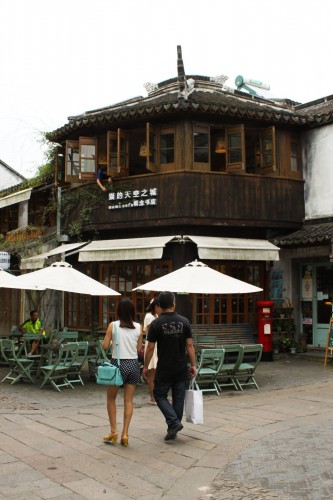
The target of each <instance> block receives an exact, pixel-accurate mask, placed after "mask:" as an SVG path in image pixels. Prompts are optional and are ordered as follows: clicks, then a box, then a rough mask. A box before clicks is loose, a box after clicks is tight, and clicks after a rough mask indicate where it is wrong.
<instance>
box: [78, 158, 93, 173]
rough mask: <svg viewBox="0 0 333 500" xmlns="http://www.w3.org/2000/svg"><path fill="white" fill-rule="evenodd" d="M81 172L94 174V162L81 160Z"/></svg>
mask: <svg viewBox="0 0 333 500" xmlns="http://www.w3.org/2000/svg"><path fill="white" fill-rule="evenodd" d="M81 172H95V160H87V159H83V158H82V159H81Z"/></svg>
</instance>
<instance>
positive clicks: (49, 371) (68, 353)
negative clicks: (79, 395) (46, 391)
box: [40, 342, 79, 392]
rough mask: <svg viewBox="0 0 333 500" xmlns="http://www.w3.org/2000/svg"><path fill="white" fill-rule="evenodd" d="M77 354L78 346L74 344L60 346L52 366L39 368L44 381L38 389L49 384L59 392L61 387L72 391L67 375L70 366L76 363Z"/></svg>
mask: <svg viewBox="0 0 333 500" xmlns="http://www.w3.org/2000/svg"><path fill="white" fill-rule="evenodd" d="M78 352H79V346H78V344H77V343H76V342H68V343H67V344H61V345H60V348H59V354H58V358H57V359H56V361H55V362H54V363H52V364H49V365H45V366H41V367H40V371H41V373H42V374H43V376H44V380H43V382H42V385H41V386H40V388H41V389H42V388H43V387H44V385H45V384H47V383H48V382H50V384H51V385H52V387H54V389H56V390H57V391H59V392H61V391H60V388H61V387H71V388H72V389H74V387H73V386H72V384H71V383H70V381H69V380H68V379H67V374H68V372H69V371H70V369H71V367H72V365H73V364H74V363H75V362H76V360H77V357H78Z"/></svg>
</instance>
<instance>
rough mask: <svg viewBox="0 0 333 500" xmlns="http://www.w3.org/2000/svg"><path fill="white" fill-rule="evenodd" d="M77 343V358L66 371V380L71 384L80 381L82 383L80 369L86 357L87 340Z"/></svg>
mask: <svg viewBox="0 0 333 500" xmlns="http://www.w3.org/2000/svg"><path fill="white" fill-rule="evenodd" d="M77 345H78V353H77V358H76V361H75V362H74V363H73V364H72V366H71V367H70V368H69V370H68V372H67V380H68V381H69V382H70V383H71V384H77V383H80V384H82V385H84V383H83V380H82V377H81V370H82V367H83V364H84V362H85V361H86V359H87V355H88V348H89V342H77Z"/></svg>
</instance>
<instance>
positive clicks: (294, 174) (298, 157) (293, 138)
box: [287, 133, 302, 179]
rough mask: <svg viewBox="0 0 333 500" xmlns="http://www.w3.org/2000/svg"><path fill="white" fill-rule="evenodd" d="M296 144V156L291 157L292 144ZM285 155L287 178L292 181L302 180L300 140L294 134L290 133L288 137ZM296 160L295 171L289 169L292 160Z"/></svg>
mask: <svg viewBox="0 0 333 500" xmlns="http://www.w3.org/2000/svg"><path fill="white" fill-rule="evenodd" d="M293 143H294V144H296V149H297V155H296V156H293V155H292V144H293ZM287 154H288V177H292V178H294V179H301V178H302V147H301V139H300V137H299V135H297V134H295V133H291V134H290V135H289V137H288V147H287ZM293 157H294V158H296V161H297V170H292V169H291V162H292V158H293Z"/></svg>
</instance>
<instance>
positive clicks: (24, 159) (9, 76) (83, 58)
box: [0, 0, 333, 189]
mask: <svg viewBox="0 0 333 500" xmlns="http://www.w3.org/2000/svg"><path fill="white" fill-rule="evenodd" d="M332 19H333V2H332V1H331V0H317V1H316V2H314V1H313V0H303V2H299V1H296V0H237V1H236V0H234V1H232V0H206V1H205V2H202V1H199V0H192V2H189V1H186V2H185V1H183V2H182V1H180V0H167V1H161V0H93V1H91V0H1V1H0V23H1V24H0V26H1V27H0V58H1V59H0V61H1V73H0V159H1V160H2V161H4V162H5V163H7V164H8V165H9V166H10V167H12V168H14V169H15V170H17V171H18V172H20V173H21V174H22V175H24V176H26V177H28V178H29V177H32V176H33V175H34V174H35V173H36V171H37V168H38V166H40V165H42V164H43V162H44V160H45V157H44V151H45V146H43V145H42V143H41V137H42V136H41V133H42V132H50V131H53V130H55V129H57V128H59V127H61V126H63V125H65V124H66V123H67V121H68V116H73V115H77V114H81V113H83V112H84V111H89V110H92V109H96V108H101V107H105V106H108V105H111V104H114V103H117V102H120V101H122V100H125V99H129V98H132V97H136V96H146V95H147V92H146V90H145V88H144V87H143V85H144V83H146V82H152V83H158V82H161V81H163V80H167V79H169V78H172V77H175V76H177V45H181V47H182V54H183V61H184V67H185V72H186V74H187V75H189V74H192V75H193V74H194V75H196V74H197V75H204V76H217V75H226V76H228V77H229V80H228V81H227V82H226V85H228V86H229V87H234V82H235V78H236V76H237V75H243V76H245V77H248V78H253V79H255V80H260V81H262V82H265V83H267V84H269V85H270V91H269V93H270V95H271V96H272V97H280V98H289V99H292V100H294V101H297V102H302V103H304V102H309V101H312V100H315V99H319V98H321V97H325V96H328V95H331V94H333V65H332V62H331V61H332V56H331V52H332V45H333V44H332V42H333V30H332V27H331V23H332ZM0 189H1V180H0Z"/></svg>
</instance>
